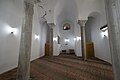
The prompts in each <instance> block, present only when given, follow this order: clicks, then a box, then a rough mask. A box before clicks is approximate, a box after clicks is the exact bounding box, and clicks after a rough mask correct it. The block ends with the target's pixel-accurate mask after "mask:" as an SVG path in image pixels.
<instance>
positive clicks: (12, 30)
mask: <svg viewBox="0 0 120 80" xmlns="http://www.w3.org/2000/svg"><path fill="white" fill-rule="evenodd" d="M8 30H9V32H10V33H11V34H14V33H16V32H17V29H16V28H11V27H9V28H8Z"/></svg>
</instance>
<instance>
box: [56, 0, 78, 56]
mask: <svg viewBox="0 0 120 80" xmlns="http://www.w3.org/2000/svg"><path fill="white" fill-rule="evenodd" d="M54 14H55V15H54V22H55V24H56V28H55V29H54V30H55V33H54V37H56V36H60V44H58V46H57V47H58V51H57V53H60V52H61V51H62V50H66V52H67V53H68V51H69V49H74V50H75V49H76V48H75V47H76V44H75V42H76V41H75V40H74V38H76V36H77V35H80V33H79V31H77V32H76V30H80V29H78V25H77V20H78V18H79V15H78V7H77V4H76V2H75V1H73V0H59V1H58V2H57V4H56V7H55V12H54ZM65 24H69V25H70V29H69V30H64V28H63V26H64V25H65ZM66 40H67V41H66ZM56 45H57V44H56ZM76 51H78V50H75V52H76ZM55 52H56V51H55ZM77 53H80V46H79V52H77ZM76 55H77V54H76Z"/></svg>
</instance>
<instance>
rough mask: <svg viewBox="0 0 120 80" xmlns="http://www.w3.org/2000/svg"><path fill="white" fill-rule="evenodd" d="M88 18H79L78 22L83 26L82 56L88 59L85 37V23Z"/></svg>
mask: <svg viewBox="0 0 120 80" xmlns="http://www.w3.org/2000/svg"><path fill="white" fill-rule="evenodd" d="M86 21H87V20H78V24H79V25H80V27H81V44H82V57H83V59H84V60H87V56H86V37H85V24H86Z"/></svg>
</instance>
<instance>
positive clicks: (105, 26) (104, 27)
mask: <svg viewBox="0 0 120 80" xmlns="http://www.w3.org/2000/svg"><path fill="white" fill-rule="evenodd" d="M107 29H108V25H107V24H106V25H104V26H102V27H101V28H100V30H102V31H106V30H107Z"/></svg>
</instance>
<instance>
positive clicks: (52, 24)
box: [48, 23, 55, 56]
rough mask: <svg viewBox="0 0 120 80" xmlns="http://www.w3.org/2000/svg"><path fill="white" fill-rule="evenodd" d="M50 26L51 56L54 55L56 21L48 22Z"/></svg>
mask: <svg viewBox="0 0 120 80" xmlns="http://www.w3.org/2000/svg"><path fill="white" fill-rule="evenodd" d="M48 25H49V27H50V48H49V53H50V56H53V28H54V27H55V24H54V23H49V24H48Z"/></svg>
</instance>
